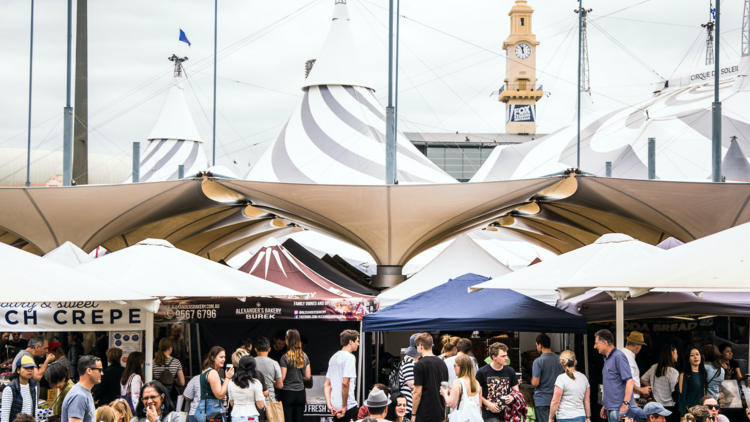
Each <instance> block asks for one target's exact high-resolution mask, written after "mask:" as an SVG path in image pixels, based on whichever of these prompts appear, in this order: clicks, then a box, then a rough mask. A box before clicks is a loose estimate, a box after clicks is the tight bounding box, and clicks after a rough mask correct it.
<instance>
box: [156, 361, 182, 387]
mask: <svg viewBox="0 0 750 422" xmlns="http://www.w3.org/2000/svg"><path fill="white" fill-rule="evenodd" d="M165 363H166V364H165V365H164V366H156V365H154V378H153V379H155V380H157V381H158V380H159V378H160V377H161V374H162V372H164V370H166V369H167V368H169V373H170V374H172V377H174V379H175V380H176V379H177V372H179V371H182V364H181V363H180V360H179V359H175V358H173V357H172V356H170V357H168V358H167V361H166V362H165Z"/></svg>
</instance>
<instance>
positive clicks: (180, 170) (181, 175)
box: [177, 164, 185, 179]
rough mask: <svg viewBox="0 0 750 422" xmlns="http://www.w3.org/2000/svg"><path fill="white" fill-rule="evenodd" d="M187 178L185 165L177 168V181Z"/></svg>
mask: <svg viewBox="0 0 750 422" xmlns="http://www.w3.org/2000/svg"><path fill="white" fill-rule="evenodd" d="M184 177H185V165H184V164H180V165H179V166H177V179H183V178H184Z"/></svg>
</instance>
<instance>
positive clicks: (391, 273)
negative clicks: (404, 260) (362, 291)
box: [372, 265, 406, 288]
mask: <svg viewBox="0 0 750 422" xmlns="http://www.w3.org/2000/svg"><path fill="white" fill-rule="evenodd" d="M402 270H403V267H402V266H400V265H378V273H377V274H376V275H374V276H372V287H376V288H384V287H393V286H395V285H397V284H401V283H402V282H404V280H406V276H405V275H403V274H401V271H402Z"/></svg>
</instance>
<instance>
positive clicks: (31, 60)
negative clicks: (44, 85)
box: [26, 0, 34, 187]
mask: <svg viewBox="0 0 750 422" xmlns="http://www.w3.org/2000/svg"><path fill="white" fill-rule="evenodd" d="M33 68H34V0H31V38H30V42H29V128H28V131H27V132H28V140H27V145H26V146H27V148H26V187H29V186H31V75H32V73H33V72H32V70H33Z"/></svg>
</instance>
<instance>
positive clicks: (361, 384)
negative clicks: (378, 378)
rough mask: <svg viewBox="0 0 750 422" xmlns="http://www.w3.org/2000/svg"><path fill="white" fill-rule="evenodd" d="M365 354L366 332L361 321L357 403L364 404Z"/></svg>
mask: <svg viewBox="0 0 750 422" xmlns="http://www.w3.org/2000/svg"><path fill="white" fill-rule="evenodd" d="M364 353H365V332H364V328H363V323H362V321H359V353H358V355H359V362H358V363H359V371H357V376H358V377H359V379H357V381H359V382H358V384H359V385H358V386H357V395H356V397H357V401H358V402H360V403H361V402H362V400H364V396H363V395H362V392H363V391H365V380H364V379H362V378H364V377H363V376H362V375H363V374H364V368H365V360H364Z"/></svg>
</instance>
